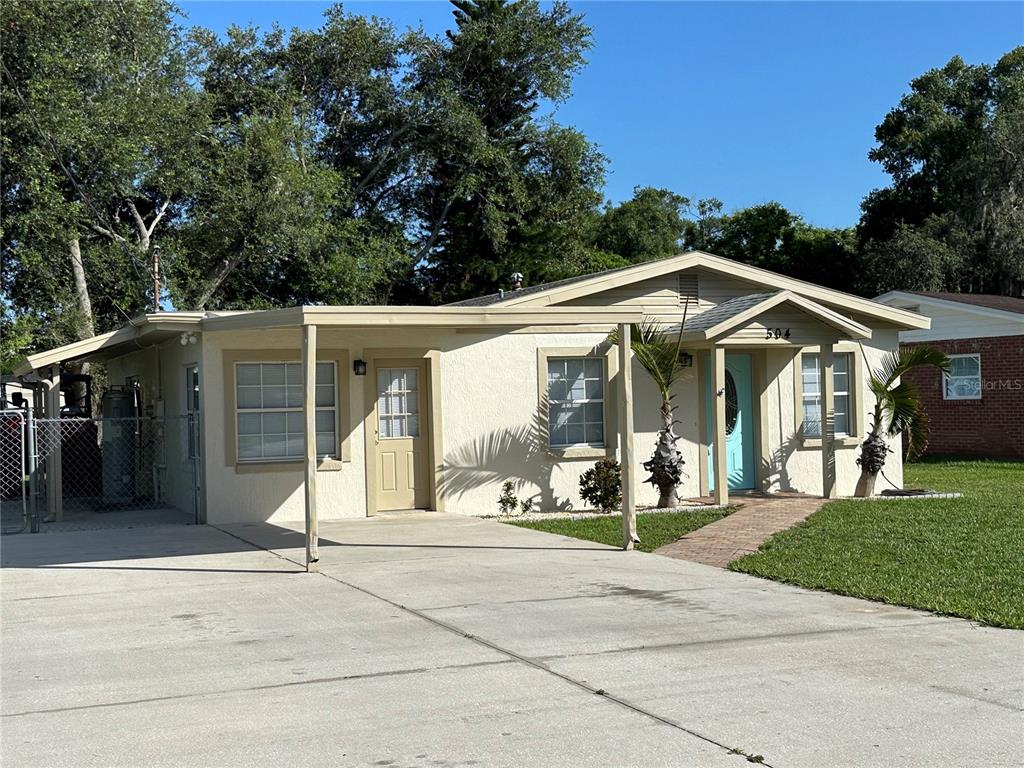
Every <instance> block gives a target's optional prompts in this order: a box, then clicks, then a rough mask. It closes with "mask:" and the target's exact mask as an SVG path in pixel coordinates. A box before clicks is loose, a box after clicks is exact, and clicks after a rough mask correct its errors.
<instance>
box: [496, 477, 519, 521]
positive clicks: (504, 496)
mask: <svg viewBox="0 0 1024 768" xmlns="http://www.w3.org/2000/svg"><path fill="white" fill-rule="evenodd" d="M515 490H516V486H515V483H513V482H512V481H511V480H506V481H505V483H504V484H503V485H502V486H501V496H499V497H498V510H499V511H500V513H501V514H502V515H504V516H505V517H509V516H511V514H512V513H513V512H515V510H516V507H518V506H519V499H518V498H516V494H515Z"/></svg>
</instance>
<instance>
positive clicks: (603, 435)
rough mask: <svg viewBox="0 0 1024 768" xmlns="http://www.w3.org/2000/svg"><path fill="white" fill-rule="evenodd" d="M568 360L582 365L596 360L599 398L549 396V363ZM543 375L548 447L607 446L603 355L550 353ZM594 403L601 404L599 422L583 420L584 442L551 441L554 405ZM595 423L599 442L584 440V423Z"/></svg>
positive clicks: (605, 382)
mask: <svg viewBox="0 0 1024 768" xmlns="http://www.w3.org/2000/svg"><path fill="white" fill-rule="evenodd" d="M569 360H580V361H581V362H583V363H584V365H586V361H587V360H593V361H595V362H597V363H598V364H599V365H600V367H601V373H600V375H599V376H598V378H597V381H600V382H601V397H599V398H596V397H589V398H588V397H584V398H581V399H579V400H572V399H570V400H554V399H552V397H551V380H550V369H551V364H552V363H558V362H561V363H565V362H567V361H569ZM544 376H545V380H546V382H547V385H546V388H545V395H546V398H547V410H548V434H547V440H548V447H549V448H551V449H553V450H556V451H564V450H566V449H574V448H592V449H601V450H604V449H605V448H606V447H607V445H608V419H607V411H606V409H607V403H608V366H607V360H606V358H605V357H603V356H598V355H551V356H548V357H546V358H545V369H544ZM584 380H586V376H584ZM595 403H599V404H600V405H601V419H600V422H594V421H586V420H585V421H584V422H583V424H584V427H583V429H584V435H583V436H584V442H580V443H568V442H566V443H554V442H551V425H550V419H551V414H552V412H553V411H554V408H555V406H557V405H562V404H569V405H582V406H584V407H585V406H587V405H593V404H595ZM595 423H600V424H601V442H599V443H598V442H587V441H586V425H587V424H595Z"/></svg>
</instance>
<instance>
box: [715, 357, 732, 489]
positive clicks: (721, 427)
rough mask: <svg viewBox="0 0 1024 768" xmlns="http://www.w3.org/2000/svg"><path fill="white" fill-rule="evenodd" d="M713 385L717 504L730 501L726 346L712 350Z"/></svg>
mask: <svg viewBox="0 0 1024 768" xmlns="http://www.w3.org/2000/svg"><path fill="white" fill-rule="evenodd" d="M711 387H712V389H713V391H712V393H711V394H712V396H713V397H714V408H712V422H713V426H714V435H715V438H714V455H713V456H712V457H711V460H712V461H713V462H714V466H715V504H728V503H729V465H728V462H727V461H726V455H727V454H726V450H725V438H726V435H725V347H721V346H716V347H715V348H714V349H712V350H711Z"/></svg>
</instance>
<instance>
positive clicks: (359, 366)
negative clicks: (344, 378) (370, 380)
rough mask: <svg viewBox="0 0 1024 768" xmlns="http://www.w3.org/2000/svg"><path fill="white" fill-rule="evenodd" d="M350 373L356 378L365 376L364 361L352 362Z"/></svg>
mask: <svg viewBox="0 0 1024 768" xmlns="http://www.w3.org/2000/svg"><path fill="white" fill-rule="evenodd" d="M352 373H354V374H355V375H356V376H365V375H366V361H365V360H353V361H352Z"/></svg>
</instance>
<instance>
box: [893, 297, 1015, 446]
mask: <svg viewBox="0 0 1024 768" xmlns="http://www.w3.org/2000/svg"><path fill="white" fill-rule="evenodd" d="M875 301H877V302H879V303H881V304H886V305H888V306H891V307H897V308H900V309H905V310H907V311H910V312H914V313H917V314H921V315H924V316H925V317H929V318H931V321H932V325H931V328H918V329H913V330H910V329H907V330H905V331H901V332H900V344H901V346H905V347H910V346H920V345H927V346H930V347H934V348H935V349H939V350H941V351H943V352H945V353H946V354H947V355H948V356H949V358H950V363H951V368H950V371H949V373H942V372H941V371H938V370H935V369H921V370H916V371H911V372H910V373H909V374H908V375H907V379H909V380H910V381H912V382H914V383H915V384H916V385H917V388H918V391H919V392H920V393H921V400H922V402H923V404H924V407H925V410H926V411H927V413H928V417H929V437H928V447H927V449H926V452H927V453H932V454H972V455H977V456H991V457H1009V458H1024V299H1017V298H1013V297H1012V296H989V295H983V294H973V293H929V292H920V291H890V292H889V293H885V294H882V295H881V296H879V297H878V298H877V299H875Z"/></svg>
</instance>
